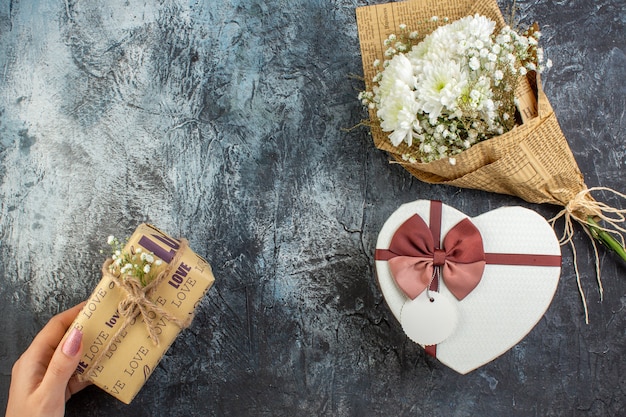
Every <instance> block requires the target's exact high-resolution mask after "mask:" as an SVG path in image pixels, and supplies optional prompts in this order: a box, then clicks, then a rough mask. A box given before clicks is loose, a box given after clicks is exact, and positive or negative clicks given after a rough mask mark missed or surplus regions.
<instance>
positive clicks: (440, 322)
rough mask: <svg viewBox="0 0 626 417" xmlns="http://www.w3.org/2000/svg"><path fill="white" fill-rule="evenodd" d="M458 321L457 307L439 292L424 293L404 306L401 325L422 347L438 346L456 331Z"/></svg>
mask: <svg viewBox="0 0 626 417" xmlns="http://www.w3.org/2000/svg"><path fill="white" fill-rule="evenodd" d="M457 320H458V313H457V309H456V306H455V305H454V304H452V302H451V301H450V299H449V297H447V296H445V295H443V294H440V293H438V292H434V291H429V292H428V294H427V293H426V291H424V292H422V293H421V294H420V295H418V296H417V297H416V298H415V299H413V300H408V301H406V302H405V303H404V305H403V306H402V311H401V312H400V323H401V324H402V329H403V330H404V333H406V335H407V336H408V337H409V338H410V339H411V340H413V341H414V342H415V343H419V344H420V345H424V346H428V345H436V344H439V343H441V342H443V341H444V340H446V339H447V338H448V337H449V336H450V335H451V334H452V332H453V331H454V328H455V327H456V324H457Z"/></svg>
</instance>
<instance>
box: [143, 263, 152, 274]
mask: <svg viewBox="0 0 626 417" xmlns="http://www.w3.org/2000/svg"><path fill="white" fill-rule="evenodd" d="M143 272H144V273H146V274H147V273H149V272H150V265H146V266H144V267H143Z"/></svg>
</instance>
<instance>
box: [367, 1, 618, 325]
mask: <svg viewBox="0 0 626 417" xmlns="http://www.w3.org/2000/svg"><path fill="white" fill-rule="evenodd" d="M444 16H445V17H444ZM357 24H358V29H359V40H360V44H361V52H362V58H363V69H364V75H365V83H366V89H365V91H363V92H361V93H360V94H359V99H360V100H361V102H362V103H363V104H364V105H366V106H367V107H368V108H369V114H370V122H369V126H370V128H371V132H372V136H373V138H374V143H375V145H376V146H377V147H378V148H379V149H382V150H385V151H387V152H388V153H389V154H390V155H391V156H393V158H394V159H395V161H396V162H398V163H400V164H402V165H403V166H404V167H405V168H406V169H407V170H408V171H409V172H410V173H411V174H413V175H414V176H415V177H417V178H418V179H420V180H422V181H424V182H428V183H435V184H448V185H454V186H457V187H464V188H474V189H480V190H484V191H490V192H497V193H502V194H510V195H515V196H518V197H520V198H522V199H524V200H526V201H528V202H532V203H550V204H556V205H559V206H562V207H563V210H562V211H561V212H560V213H559V214H558V215H557V216H555V217H554V218H553V219H551V222H552V223H553V224H554V222H556V221H557V220H558V219H559V218H562V217H563V218H564V219H565V229H564V230H565V231H564V234H563V237H562V239H561V242H562V243H572V236H573V221H577V222H579V223H580V224H582V225H583V226H584V230H585V232H587V233H588V234H589V235H590V236H591V237H593V238H594V239H596V240H597V241H598V242H600V243H601V244H603V245H605V246H607V247H608V248H610V249H611V250H613V251H615V252H616V253H617V254H618V255H619V256H620V257H621V258H622V259H624V260H626V250H624V237H623V235H622V234H621V233H622V232H626V229H624V228H623V227H621V226H620V225H619V224H620V223H623V222H624V220H625V214H626V210H624V209H616V208H612V207H610V206H607V205H606V204H604V203H601V202H598V201H596V200H595V199H594V198H593V197H592V196H591V195H590V191H595V190H608V189H606V188H601V187H600V188H592V189H589V188H587V186H586V185H585V182H584V178H583V175H582V173H581V172H580V169H579V168H578V165H577V163H576V161H575V159H574V156H573V154H572V152H571V150H570V148H569V145H568V143H567V140H566V139H565V137H564V135H563V133H562V131H561V128H560V126H559V124H558V121H557V119H556V115H555V114H554V112H553V110H552V107H551V106H550V103H549V102H548V99H547V97H546V95H545V93H544V92H543V89H542V86H541V81H540V79H539V72H540V69H541V68H540V64H541V62H542V61H543V59H542V58H543V57H542V55H543V52H542V50H541V48H539V47H538V39H539V36H540V32H539V31H538V27H537V26H536V25H535V26H533V27H530V28H529V29H528V30H526V31H524V32H522V33H520V32H518V31H515V30H513V29H512V28H511V27H510V26H508V25H507V24H506V23H505V21H504V18H503V17H502V14H501V12H500V9H499V7H498V4H497V3H496V1H495V0H456V1H454V0H448V1H445V0H444V1H430V0H419V1H417V0H413V1H406V2H396V3H388V4H380V5H376V6H366V7H361V8H358V9H357ZM546 66H550V62H549V61H547V62H546ZM608 191H610V192H613V193H615V194H616V195H617V196H619V197H621V198H624V199H626V195H624V194H621V193H618V192H616V191H613V190H608ZM602 221H604V222H605V223H606V224H607V225H608V226H607V227H603V226H600V222H602ZM616 238H617V239H616ZM592 242H594V244H593V246H594V250H595V251H596V271H597V280H598V284H599V288H600V293H602V285H601V280H600V269H599V263H598V254H597V249H596V245H595V241H594V240H593V239H592ZM572 248H573V251H574V257H576V252H575V248H574V246H573V244H572ZM574 264H575V265H576V262H575V263H574ZM577 277H578V285H579V290H580V291H581V295H582V299H583V304H584V306H585V314H586V313H587V307H586V302H585V297H584V294H583V292H582V286H581V285H580V278H579V274H578V271H577ZM587 320H588V318H587Z"/></svg>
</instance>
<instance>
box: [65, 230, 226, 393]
mask: <svg viewBox="0 0 626 417" xmlns="http://www.w3.org/2000/svg"><path fill="white" fill-rule="evenodd" d="M138 247H141V248H142V250H143V251H144V252H152V253H153V254H154V255H155V259H161V260H162V261H163V264H162V265H161V266H159V267H157V266H154V265H153V269H152V271H153V273H152V274H151V275H152V276H154V277H159V278H161V279H159V278H156V279H157V281H155V283H156V285H155V286H154V287H153V289H152V290H150V291H149V292H148V291H147V292H146V296H147V298H148V299H149V300H150V301H151V302H152V303H153V305H154V306H155V307H156V308H150V307H148V308H147V309H146V314H147V317H148V320H149V321H151V325H152V329H153V334H154V335H155V336H156V338H157V343H156V344H155V343H154V341H153V340H151V337H150V334H149V331H148V329H147V327H146V323H145V321H144V318H143V316H142V315H141V314H139V312H138V311H137V310H138V308H137V307H134V306H131V307H132V311H135V314H132V315H131V316H130V318H129V319H127V318H125V317H124V316H123V314H120V311H121V310H122V308H121V306H122V303H123V302H125V301H128V299H129V295H128V293H127V292H126V291H125V290H124V289H122V288H120V287H119V286H118V285H117V284H116V283H115V282H114V279H112V277H111V275H110V274H108V273H106V270H107V265H108V263H107V262H110V260H109V261H107V262H105V265H104V266H103V277H102V280H101V281H100V282H99V283H98V285H97V286H96V288H95V290H94V291H93V293H92V294H91V296H90V297H89V300H88V301H87V304H86V305H85V306H84V307H83V309H82V311H81V312H80V313H79V314H78V317H77V318H76V320H75V321H74V323H73V324H72V326H71V327H70V329H71V328H73V327H76V328H78V329H80V330H82V331H83V357H82V359H81V362H80V363H79V365H78V368H77V371H76V373H77V374H78V375H79V378H82V379H86V380H90V381H92V382H93V383H94V384H95V385H97V386H98V387H100V388H102V389H103V390H105V391H106V392H108V393H109V394H111V395H113V396H114V397H116V398H117V399H119V400H120V401H122V402H124V403H126V404H129V403H130V402H131V401H132V400H133V398H134V397H135V395H136V394H137V393H138V392H139V390H140V389H141V387H142V386H143V385H144V383H145V382H146V380H147V379H148V377H149V376H150V374H151V373H152V371H153V370H154V368H155V367H156V366H157V364H158V363H159V361H160V360H161V358H162V357H163V355H164V354H165V352H166V351H167V349H168V348H169V346H170V345H171V344H172V343H173V342H174V340H175V339H176V336H177V335H178V334H179V333H180V331H181V328H182V327H185V326H186V325H188V324H189V323H190V322H191V319H192V317H193V312H194V310H195V308H196V306H197V305H198V303H199V302H200V300H201V299H202V297H203V296H204V294H205V293H206V291H207V290H208V289H209V288H210V287H211V285H212V284H213V282H214V277H213V273H212V272H211V266H210V265H209V264H208V263H207V262H206V261H205V260H204V259H202V258H201V257H200V256H198V255H196V254H195V253H194V252H193V251H192V250H191V249H189V247H188V246H187V245H186V241H184V240H182V239H181V240H175V239H172V238H171V237H169V236H168V235H166V234H165V233H163V232H161V231H160V230H158V229H156V228H155V227H154V226H151V225H147V224H141V225H139V227H138V228H137V230H136V231H135V233H133V235H132V236H131V237H130V239H129V240H128V243H127V244H126V247H125V249H124V251H125V252H130V250H131V248H132V249H134V250H136V249H137V248H138ZM161 273H163V275H160V274H161ZM146 288H148V287H146ZM162 311H165V312H166V314H161V313H160V312H162ZM166 316H169V318H168V317H166ZM127 320H128V322H127V323H126V321H127ZM68 332H69V331H68ZM118 333H119V334H118Z"/></svg>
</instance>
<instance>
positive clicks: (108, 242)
mask: <svg viewBox="0 0 626 417" xmlns="http://www.w3.org/2000/svg"><path fill="white" fill-rule="evenodd" d="M113 242H115V236H113V235H110V236H109V237H107V244H109V245H110V244H112V243H113Z"/></svg>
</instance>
